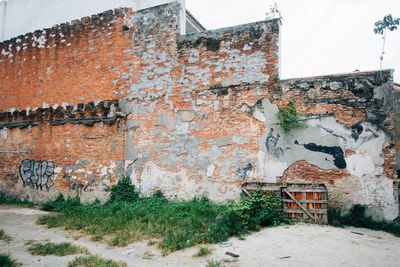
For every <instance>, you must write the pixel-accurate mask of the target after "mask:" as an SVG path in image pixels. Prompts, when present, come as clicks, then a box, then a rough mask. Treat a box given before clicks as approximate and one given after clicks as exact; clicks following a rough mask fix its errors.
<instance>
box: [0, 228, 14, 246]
mask: <svg viewBox="0 0 400 267" xmlns="http://www.w3.org/2000/svg"><path fill="white" fill-rule="evenodd" d="M0 240H3V241H4V242H6V243H10V241H11V240H12V238H11V236H9V235H7V234H6V232H5V231H4V230H3V229H0Z"/></svg>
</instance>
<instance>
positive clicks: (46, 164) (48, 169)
mask: <svg viewBox="0 0 400 267" xmlns="http://www.w3.org/2000/svg"><path fill="white" fill-rule="evenodd" d="M53 173H54V163H53V162H52V161H47V160H44V161H35V160H29V159H24V160H23V161H22V162H21V165H20V166H19V174H20V175H21V178H22V182H23V185H24V186H26V185H29V186H31V187H32V188H34V187H36V189H40V190H42V189H43V187H44V188H46V190H47V191H48V190H49V189H50V187H52V186H53V185H54V182H53V181H52V180H51V176H52V174H53Z"/></svg>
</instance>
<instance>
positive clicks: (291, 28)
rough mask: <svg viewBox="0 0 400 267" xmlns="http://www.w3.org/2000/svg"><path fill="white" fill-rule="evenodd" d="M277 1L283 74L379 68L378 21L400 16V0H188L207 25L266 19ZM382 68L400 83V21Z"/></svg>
mask: <svg viewBox="0 0 400 267" xmlns="http://www.w3.org/2000/svg"><path fill="white" fill-rule="evenodd" d="M274 2H276V3H277V4H278V7H279V9H280V10H281V13H282V16H283V25H282V28H281V78H283V79H286V78H295V77H307V76H316V75H323V74H334V73H346V72H353V71H354V70H360V71H366V70H379V57H380V53H381V49H382V38H381V37H380V36H378V35H375V34H374V32H373V29H374V22H375V21H377V20H382V19H383V17H384V16H385V15H386V14H389V13H391V14H392V15H393V16H394V17H400V0H277V1H274V0H246V1H243V0H186V8H187V9H188V10H189V11H190V12H191V13H192V14H193V15H194V16H195V17H196V18H197V19H198V20H199V21H200V23H202V24H203V26H204V27H206V28H207V29H217V28H222V27H229V26H235V25H239V24H244V23H250V22H254V21H259V20H263V19H265V13H266V12H267V11H268V10H269V7H270V6H271V5H272V4H273V3H274ZM383 68H384V69H385V68H394V69H395V72H394V75H395V82H397V83H400V27H399V28H398V29H397V31H393V32H389V33H388V34H387V38H386V46H385V56H384V61H383Z"/></svg>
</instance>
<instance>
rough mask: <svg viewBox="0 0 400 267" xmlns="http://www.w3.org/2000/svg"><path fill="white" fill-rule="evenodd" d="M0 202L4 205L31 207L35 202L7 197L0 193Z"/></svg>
mask: <svg viewBox="0 0 400 267" xmlns="http://www.w3.org/2000/svg"><path fill="white" fill-rule="evenodd" d="M0 204H5V205H15V206H19V207H33V206H35V204H33V202H31V201H28V200H21V199H18V198H7V197H5V196H2V195H0Z"/></svg>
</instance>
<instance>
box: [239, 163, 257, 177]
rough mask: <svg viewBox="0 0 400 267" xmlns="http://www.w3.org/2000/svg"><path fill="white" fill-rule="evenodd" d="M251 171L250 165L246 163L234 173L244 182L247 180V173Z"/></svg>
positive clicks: (251, 166)
mask: <svg viewBox="0 0 400 267" xmlns="http://www.w3.org/2000/svg"><path fill="white" fill-rule="evenodd" d="M252 169H253V165H251V163H247V164H246V165H245V166H244V167H242V168H238V169H237V170H236V173H237V174H238V176H239V178H240V179H242V180H244V179H246V178H247V172H248V171H251V170H252Z"/></svg>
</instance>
